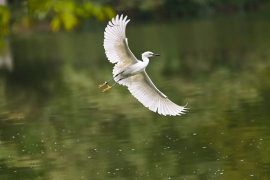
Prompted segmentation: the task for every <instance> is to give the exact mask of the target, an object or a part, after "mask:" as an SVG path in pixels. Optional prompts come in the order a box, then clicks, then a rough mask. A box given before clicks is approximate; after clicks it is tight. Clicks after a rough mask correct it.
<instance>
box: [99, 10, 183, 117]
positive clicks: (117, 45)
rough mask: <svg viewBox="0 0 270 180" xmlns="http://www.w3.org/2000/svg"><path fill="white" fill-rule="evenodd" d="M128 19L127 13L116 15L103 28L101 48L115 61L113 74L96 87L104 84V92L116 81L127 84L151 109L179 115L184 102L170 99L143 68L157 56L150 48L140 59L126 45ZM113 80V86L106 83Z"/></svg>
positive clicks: (135, 95) (110, 59)
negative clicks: (150, 59) (105, 86)
mask: <svg viewBox="0 0 270 180" xmlns="http://www.w3.org/2000/svg"><path fill="white" fill-rule="evenodd" d="M129 21H130V20H127V16H125V17H123V15H121V16H120V17H119V16H118V15H117V16H116V17H115V18H113V19H112V20H111V21H109V23H108V25H107V27H106V29H105V32H104V44H103V45H104V48H105V53H106V55H107V58H108V59H109V61H110V62H111V63H116V65H115V66H114V69H113V78H112V79H110V80H109V81H108V82H105V83H104V84H102V85H99V88H101V87H103V86H104V85H107V88H105V89H103V91H102V92H105V91H107V90H109V89H111V88H112V87H113V86H115V85H116V84H117V83H119V84H121V85H124V86H127V87H128V90H129V91H130V92H131V94H132V95H133V96H134V97H135V98H137V99H138V100H139V101H140V102H141V103H142V104H143V105H144V106H145V107H147V108H149V109H150V110H151V111H154V112H158V113H159V114H162V115H165V116H166V115H172V116H176V115H181V114H185V113H184V111H185V110H186V109H187V108H185V107H186V106H178V105H177V104H175V103H173V102H172V101H170V100H169V99H168V98H167V96H166V95H165V94H163V93H162V92H161V91H159V90H158V89H157V88H156V86H155V85H154V84H153V82H152V81H151V79H150V78H149V77H148V75H147V73H146V71H145V68H146V67H147V65H148V63H149V58H150V57H154V56H160V55H159V54H154V53H152V52H150V51H146V52H145V53H143V54H142V61H140V60H138V59H137V58H136V57H135V56H134V55H133V53H132V52H131V51H130V49H129V47H128V40H127V38H126V35H125V34H126V25H127V23H128V22H129ZM113 79H114V80H115V83H114V84H113V85H112V86H109V85H108V83H109V82H110V81H111V80H113Z"/></svg>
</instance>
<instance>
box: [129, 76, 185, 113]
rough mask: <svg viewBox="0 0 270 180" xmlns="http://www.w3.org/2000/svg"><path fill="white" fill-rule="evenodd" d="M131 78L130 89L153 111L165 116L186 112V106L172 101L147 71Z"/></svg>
mask: <svg viewBox="0 0 270 180" xmlns="http://www.w3.org/2000/svg"><path fill="white" fill-rule="evenodd" d="M130 78H131V81H132V83H131V84H129V85H128V89H129V91H130V92H131V94H132V95H133V96H134V97H135V98H137V99H138V100H139V101H140V102H141V103H142V104H143V105H144V106H145V107H147V108H149V109H150V110H151V111H154V112H158V113H159V114H162V115H165V116H166V115H170V116H177V115H181V114H185V113H184V111H185V110H186V109H187V108H185V107H186V106H178V105H177V104H175V103H173V102H172V101H170V100H169V99H168V98H167V96H166V95H164V94H163V93H162V92H161V91H160V90H158V89H157V87H156V86H155V85H154V84H153V82H152V81H151V79H150V78H149V77H148V75H147V73H146V72H145V71H143V72H141V73H139V74H137V75H135V76H132V77H130Z"/></svg>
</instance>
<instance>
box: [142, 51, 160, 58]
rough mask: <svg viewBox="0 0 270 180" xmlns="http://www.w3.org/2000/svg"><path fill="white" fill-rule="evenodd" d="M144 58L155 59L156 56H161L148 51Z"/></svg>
mask: <svg viewBox="0 0 270 180" xmlns="http://www.w3.org/2000/svg"><path fill="white" fill-rule="evenodd" d="M142 56H143V57H154V56H161V55H159V54H155V53H152V52H150V51H146V52H144V53H143V54H142Z"/></svg>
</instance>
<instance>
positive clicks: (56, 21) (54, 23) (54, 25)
mask: <svg viewBox="0 0 270 180" xmlns="http://www.w3.org/2000/svg"><path fill="white" fill-rule="evenodd" d="M60 26H61V20H60V18H59V17H58V16H55V17H54V18H53V20H52V22H51V28H52V31H54V32H56V31H59V29H60Z"/></svg>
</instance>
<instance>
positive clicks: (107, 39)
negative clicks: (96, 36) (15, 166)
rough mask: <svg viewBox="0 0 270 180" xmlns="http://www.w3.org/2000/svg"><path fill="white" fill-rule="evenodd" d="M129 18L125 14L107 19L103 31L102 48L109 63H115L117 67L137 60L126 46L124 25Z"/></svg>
mask: <svg viewBox="0 0 270 180" xmlns="http://www.w3.org/2000/svg"><path fill="white" fill-rule="evenodd" d="M129 21H130V20H127V16H125V18H123V15H121V16H120V17H119V15H117V16H116V17H115V19H114V18H113V19H112V20H111V21H109V23H108V25H107V27H106V29H105V32H104V43H103V45H104V48H105V52H106V55H107V58H108V59H109V61H110V62H111V63H117V64H118V66H119V65H120V66H119V68H122V67H125V66H127V65H130V64H134V63H136V62H138V60H137V58H136V57H135V56H134V55H133V53H132V52H131V51H130V49H129V47H128V41H127V38H126V25H127V23H128V22H129Z"/></svg>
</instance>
